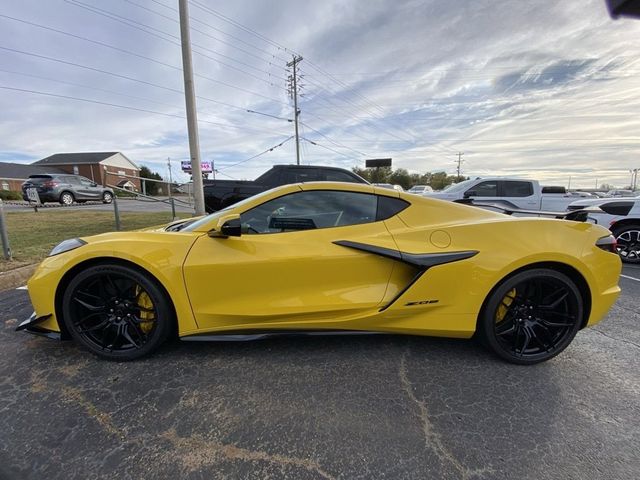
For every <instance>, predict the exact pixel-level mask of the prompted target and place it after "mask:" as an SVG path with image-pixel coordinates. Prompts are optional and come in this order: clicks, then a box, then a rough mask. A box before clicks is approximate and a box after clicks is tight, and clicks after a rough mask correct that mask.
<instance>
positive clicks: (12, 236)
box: [0, 209, 188, 271]
mask: <svg viewBox="0 0 640 480" xmlns="http://www.w3.org/2000/svg"><path fill="white" fill-rule="evenodd" d="M179 216H180V217H181V218H184V217H187V216H188V215H187V214H182V215H179ZM5 217H6V220H7V231H8V232H9V243H10V245H11V251H12V253H13V261H11V262H8V261H6V260H4V259H2V252H1V251H0V271H4V270H10V269H12V268H17V267H20V266H22V265H27V264H29V263H34V262H39V261H40V260H42V259H43V258H44V257H46V256H47V254H48V253H49V252H50V251H51V249H52V248H53V247H54V246H55V245H57V244H58V243H60V242H61V241H62V240H66V239H67V238H74V237H86V236H89V235H96V234H98V233H105V232H112V231H115V229H116V228H115V220H114V215H113V212H98V211H89V210H76V209H73V210H69V209H51V210H44V209H41V210H40V211H39V212H38V213H36V212H33V211H28V212H5ZM170 221H171V215H170V214H169V213H165V212H151V213H142V212H122V213H121V214H120V224H121V229H122V230H136V229H139V228H145V227H151V226H154V225H161V224H163V223H168V222H170Z"/></svg>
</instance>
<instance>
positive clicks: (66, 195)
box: [60, 192, 75, 206]
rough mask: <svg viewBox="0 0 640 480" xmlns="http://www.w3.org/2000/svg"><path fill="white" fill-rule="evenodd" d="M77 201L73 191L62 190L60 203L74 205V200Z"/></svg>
mask: <svg viewBox="0 0 640 480" xmlns="http://www.w3.org/2000/svg"><path fill="white" fill-rule="evenodd" d="M74 201H75V197H74V196H73V193H71V192H62V193H61V194H60V203H61V204H62V205H67V206H68V205H73V202H74Z"/></svg>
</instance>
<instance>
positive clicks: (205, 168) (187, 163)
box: [180, 160, 213, 173]
mask: <svg viewBox="0 0 640 480" xmlns="http://www.w3.org/2000/svg"><path fill="white" fill-rule="evenodd" d="M180 165H181V167H182V171H183V172H186V173H191V160H182V162H180ZM200 167H201V168H202V173H211V172H213V165H211V162H210V161H209V160H203V161H201V162H200Z"/></svg>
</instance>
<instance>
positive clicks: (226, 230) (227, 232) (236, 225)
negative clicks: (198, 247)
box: [209, 213, 242, 238]
mask: <svg viewBox="0 0 640 480" xmlns="http://www.w3.org/2000/svg"><path fill="white" fill-rule="evenodd" d="M240 235H242V225H241V224H240V215H239V214H237V213H233V214H230V215H224V216H222V217H220V218H219V219H218V223H217V224H216V226H215V227H214V228H213V229H212V230H210V231H209V236H210V237H213V238H227V237H239V236H240Z"/></svg>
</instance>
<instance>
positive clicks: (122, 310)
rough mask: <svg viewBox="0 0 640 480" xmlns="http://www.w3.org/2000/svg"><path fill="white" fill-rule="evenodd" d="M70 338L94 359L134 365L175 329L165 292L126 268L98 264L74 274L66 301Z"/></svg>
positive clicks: (147, 278) (65, 294) (67, 326)
mask: <svg viewBox="0 0 640 480" xmlns="http://www.w3.org/2000/svg"><path fill="white" fill-rule="evenodd" d="M62 305H63V308H62V310H63V311H62V314H63V321H64V324H65V326H66V328H67V330H68V331H69V333H70V334H71V336H72V337H73V338H74V340H76V341H77V342H78V343H80V344H81V345H82V346H84V347H85V348H87V349H88V350H90V351H91V352H93V353H95V354H96V355H98V356H100V357H103V358H107V359H110V360H133V359H136V358H139V357H142V356H143V355H146V354H148V353H150V352H152V351H153V350H155V349H156V348H158V347H159V346H160V345H161V344H162V343H163V342H164V341H165V340H166V339H167V337H168V336H169V334H170V332H171V331H172V328H173V325H174V319H173V314H172V309H171V307H170V303H169V300H168V298H167V296H166V293H165V292H164V290H163V289H162V288H161V287H160V286H159V285H158V284H157V283H156V281H155V280H154V279H152V278H151V277H150V276H149V275H147V274H145V273H142V272H140V271H138V270H136V269H134V268H131V267H127V266H123V265H95V266H93V267H88V268H86V269H84V270H83V271H82V272H80V273H79V274H78V275H76V276H75V277H74V278H73V279H72V280H71V281H70V282H69V285H68V286H67V288H66V290H65V292H64V296H63V300H62Z"/></svg>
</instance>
